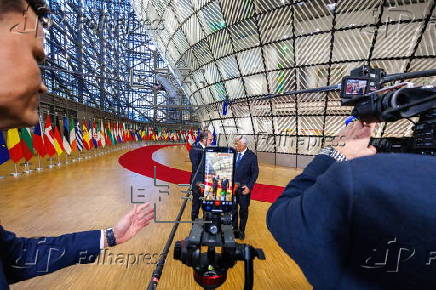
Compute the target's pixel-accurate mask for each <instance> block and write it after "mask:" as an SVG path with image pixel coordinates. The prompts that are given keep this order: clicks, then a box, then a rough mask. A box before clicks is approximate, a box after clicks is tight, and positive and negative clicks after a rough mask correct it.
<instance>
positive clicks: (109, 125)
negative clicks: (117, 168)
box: [106, 122, 115, 146]
mask: <svg viewBox="0 0 436 290" xmlns="http://www.w3.org/2000/svg"><path fill="white" fill-rule="evenodd" d="M106 136H107V137H108V138H107V139H108V140H107V141H106V143H107V144H109V146H110V145H115V141H114V136H113V135H112V132H111V123H110V122H108V126H107V128H106Z"/></svg>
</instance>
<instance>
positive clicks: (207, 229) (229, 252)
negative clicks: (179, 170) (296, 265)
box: [174, 147, 265, 290]
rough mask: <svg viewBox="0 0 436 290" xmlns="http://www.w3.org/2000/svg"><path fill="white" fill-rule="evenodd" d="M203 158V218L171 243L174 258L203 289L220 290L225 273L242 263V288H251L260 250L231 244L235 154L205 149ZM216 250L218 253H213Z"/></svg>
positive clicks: (234, 201) (229, 150)
mask: <svg viewBox="0 0 436 290" xmlns="http://www.w3.org/2000/svg"><path fill="white" fill-rule="evenodd" d="M203 159H204V162H205V166H204V168H205V170H204V171H205V172H204V184H202V185H201V187H200V188H201V192H202V198H201V199H202V208H203V213H204V219H197V220H196V221H195V222H194V224H193V226H192V229H191V232H190V233H189V236H188V237H187V238H186V239H185V240H183V241H178V242H176V243H175V247H174V259H176V260H180V261H182V263H183V264H185V265H188V266H189V267H192V268H193V269H194V279H195V281H196V282H197V283H198V284H199V285H200V286H202V287H203V288H204V289H216V288H218V287H220V286H221V285H222V284H223V283H224V282H225V281H226V279H227V270H228V269H230V268H232V267H233V266H234V265H235V264H236V262H237V261H244V269H245V270H244V273H245V283H244V289H245V290H248V289H252V288H253V260H254V259H255V258H259V259H262V260H264V259H265V255H264V253H263V251H262V249H256V248H254V247H252V246H250V245H247V244H240V243H237V242H235V236H234V232H233V227H232V209H233V206H234V205H235V203H236V195H237V194H238V191H240V190H241V188H240V186H239V184H235V183H234V172H235V164H236V151H235V150H234V149H233V148H228V147H206V148H205V150H204V154H203ZM202 161H203V160H202ZM197 186H200V185H197ZM202 247H207V252H203V253H202V252H201V250H202ZM217 248H220V249H221V250H220V251H219V252H217V251H216V249H217Z"/></svg>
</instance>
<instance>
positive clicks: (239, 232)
mask: <svg viewBox="0 0 436 290" xmlns="http://www.w3.org/2000/svg"><path fill="white" fill-rule="evenodd" d="M235 149H236V151H237V152H238V154H237V155H236V170H235V183H239V184H240V189H241V190H239V191H238V193H237V195H236V204H235V205H234V207H233V213H232V218H233V231H234V232H235V237H236V238H240V239H241V240H243V239H244V238H245V226H246V225H247V220H248V207H249V206H250V197H251V191H252V190H253V187H254V184H255V183H256V180H257V177H258V176H259V166H258V164H257V157H256V154H254V152H253V151H251V150H249V149H248V148H247V139H246V138H245V137H237V138H236V139H235ZM238 205H239V219H240V222H239V226H238Z"/></svg>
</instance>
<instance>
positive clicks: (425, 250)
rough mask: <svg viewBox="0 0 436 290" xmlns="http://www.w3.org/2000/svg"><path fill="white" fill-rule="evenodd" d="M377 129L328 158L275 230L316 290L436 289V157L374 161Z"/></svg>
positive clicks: (280, 207)
mask: <svg viewBox="0 0 436 290" xmlns="http://www.w3.org/2000/svg"><path fill="white" fill-rule="evenodd" d="M374 127H375V126H374V124H363V123H361V122H360V121H358V122H354V123H352V125H348V127H347V128H345V130H344V131H342V132H341V134H340V135H339V137H338V138H339V140H340V141H341V142H340V143H342V145H343V146H336V147H327V148H324V149H323V150H321V152H320V154H318V155H317V156H316V157H315V158H314V159H313V161H312V162H311V163H310V164H309V165H308V166H307V167H306V169H305V170H304V171H303V173H302V174H301V175H299V176H297V177H296V178H294V179H293V180H292V181H291V182H290V183H289V184H288V186H287V187H286V188H285V190H284V192H283V194H282V195H281V196H280V197H279V198H278V199H277V201H276V202H274V204H273V205H272V206H271V208H270V209H269V211H268V216H267V224H268V228H269V230H270V231H271V233H272V234H273V236H274V237H275V239H276V240H277V241H278V243H279V245H280V246H281V247H282V248H283V249H284V250H285V252H286V253H287V254H288V255H289V256H291V257H292V258H293V259H294V260H295V261H296V262H297V263H298V265H299V266H300V267H301V269H302V270H303V272H304V274H305V275H306V277H307V279H308V281H309V282H310V283H311V284H312V286H313V287H314V289H435V285H436V275H435V272H436V261H435V260H436V239H435V236H436V226H435V225H436V211H435V208H436V182H435V180H436V179H435V176H436V175H435V174H436V157H434V156H421V155H415V154H377V155H375V153H376V150H375V148H374V147H373V146H369V141H370V137H371V133H372V131H373V130H374ZM344 141H345V142H344ZM336 144H338V143H336ZM373 155H375V156H373Z"/></svg>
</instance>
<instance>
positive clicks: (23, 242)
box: [0, 0, 153, 289]
mask: <svg viewBox="0 0 436 290" xmlns="http://www.w3.org/2000/svg"><path fill="white" fill-rule="evenodd" d="M45 7H46V6H45V3H44V1H43V0H28V1H24V0H1V1H0V39H1V40H2V44H1V46H0V129H8V128H19V127H29V126H34V125H35V124H36V123H37V122H38V112H37V108H38V103H39V96H40V95H43V94H45V93H46V92H47V88H46V87H45V85H44V83H43V82H42V79H41V72H40V69H39V67H38V63H39V62H41V61H43V60H44V58H45V53H44V47H43V38H44V31H43V28H42V24H41V21H40V20H43V18H44V17H45V16H46V14H47V9H46V8H45ZM36 23H38V25H36ZM35 28H36V29H35ZM152 219H153V209H152V208H151V207H150V205H149V204H148V203H147V204H143V205H141V206H135V207H134V209H132V210H131V211H130V212H128V213H127V214H126V215H125V216H124V217H123V218H121V220H120V221H119V222H118V223H117V224H116V225H115V226H114V227H113V229H112V228H110V229H107V230H94V231H85V232H78V233H71V234H66V235H62V236H59V237H44V238H17V237H16V235H15V234H14V233H13V232H9V231H7V230H5V229H4V228H3V225H0V289H8V285H9V284H12V283H15V282H18V281H22V280H27V279H30V278H32V277H35V276H40V275H45V274H48V273H51V272H54V271H56V270H59V269H62V268H65V267H67V266H70V265H73V264H77V263H92V262H94V261H95V259H96V257H97V256H98V254H99V253H100V250H101V249H102V248H104V247H107V246H115V245H116V244H121V243H124V242H127V241H128V240H130V239H131V238H132V237H134V236H135V235H136V234H137V233H138V232H139V230H141V229H142V228H144V227H145V226H147V225H148V224H149V223H150V221H151V220H152ZM54 252H59V253H64V254H63V255H61V256H59V255H56V257H55V258H53V253H54ZM35 255H36V257H37V262H35V263H34V264H30V263H26V262H28V261H29V259H34V257H35ZM32 261H33V260H32ZM41 269H43V271H41Z"/></svg>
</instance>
